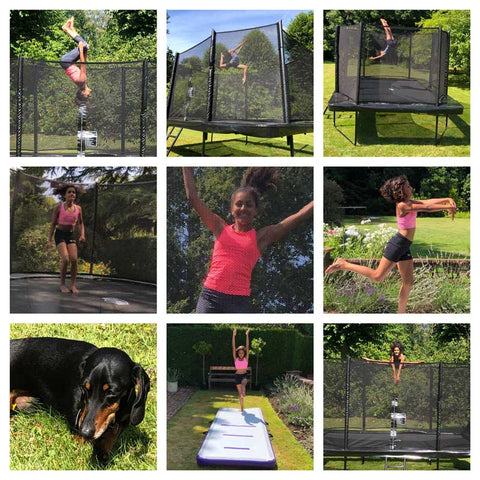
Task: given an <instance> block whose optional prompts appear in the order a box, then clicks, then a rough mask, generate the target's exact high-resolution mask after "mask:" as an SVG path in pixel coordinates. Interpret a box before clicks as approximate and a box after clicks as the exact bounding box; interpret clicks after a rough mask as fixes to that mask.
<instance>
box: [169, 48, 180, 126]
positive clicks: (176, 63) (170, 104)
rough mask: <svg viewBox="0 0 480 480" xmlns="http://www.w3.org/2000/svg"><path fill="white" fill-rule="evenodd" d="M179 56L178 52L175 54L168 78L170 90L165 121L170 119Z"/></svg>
mask: <svg viewBox="0 0 480 480" xmlns="http://www.w3.org/2000/svg"><path fill="white" fill-rule="evenodd" d="M179 57H180V55H179V54H178V52H177V53H176V54H175V60H174V61H173V67H172V74H171V76H170V88H169V90H168V98H167V119H168V118H170V108H171V106H172V99H173V95H174V92H173V91H174V89H175V75H176V73H177V66H178V58H179Z"/></svg>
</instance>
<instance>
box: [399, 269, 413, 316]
mask: <svg viewBox="0 0 480 480" xmlns="http://www.w3.org/2000/svg"><path fill="white" fill-rule="evenodd" d="M397 267H398V271H399V272H400V276H401V277H402V285H401V286H400V291H399V293H398V313H406V312H407V302H408V297H409V295H410V292H411V291H412V287H413V260H405V261H404V262H398V263H397Z"/></svg>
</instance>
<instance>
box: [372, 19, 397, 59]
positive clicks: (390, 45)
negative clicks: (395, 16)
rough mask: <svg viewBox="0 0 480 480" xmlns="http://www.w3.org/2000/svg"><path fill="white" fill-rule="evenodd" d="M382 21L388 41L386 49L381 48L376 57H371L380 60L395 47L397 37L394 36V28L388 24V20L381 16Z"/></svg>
mask: <svg viewBox="0 0 480 480" xmlns="http://www.w3.org/2000/svg"><path fill="white" fill-rule="evenodd" d="M380 22H382V25H383V29H384V30H385V41H386V43H387V45H386V47H385V49H384V50H381V51H380V53H379V54H378V55H377V56H376V57H370V60H378V59H379V58H382V57H384V56H385V55H386V54H387V53H388V52H389V51H390V50H393V48H394V47H395V38H394V37H393V33H392V30H391V29H390V27H389V26H388V22H387V21H386V20H385V19H384V18H381V19H380Z"/></svg>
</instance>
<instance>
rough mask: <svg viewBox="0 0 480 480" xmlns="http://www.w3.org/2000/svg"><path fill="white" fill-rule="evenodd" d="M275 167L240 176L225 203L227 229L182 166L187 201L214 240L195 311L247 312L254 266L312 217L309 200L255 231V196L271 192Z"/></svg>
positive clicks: (311, 203) (251, 171) (191, 176)
mask: <svg viewBox="0 0 480 480" xmlns="http://www.w3.org/2000/svg"><path fill="white" fill-rule="evenodd" d="M277 177H278V171H277V169H276V168H264V167H254V168H250V169H248V170H247V172H246V173H245V175H244V176H243V179H242V183H241V186H240V188H238V189H237V190H236V191H235V192H234V193H233V195H232V196H231V199H230V210H231V214H232V216H233V219H234V223H233V224H230V225H228V224H227V222H226V221H225V220H223V218H221V217H219V216H218V215H216V214H215V213H213V212H212V211H211V210H210V209H209V208H208V207H207V205H206V204H205V203H204V202H203V201H202V200H201V199H200V197H199V196H198V194H197V188H196V185H195V179H194V176H193V168H192V167H184V168H183V179H184V185H185V192H186V195H187V199H188V201H189V202H190V204H191V205H192V207H193V208H194V210H195V211H196V212H197V213H198V215H199V216H200V219H201V220H202V222H203V223H204V224H205V225H206V226H207V227H208V228H209V229H210V230H211V231H212V233H213V235H214V237H215V243H214V247H213V255H212V261H211V263H210V270H209V272H208V275H207V278H206V279H205V281H204V283H203V289H202V292H201V293H200V298H199V299H198V303H197V308H196V313H249V312H250V279H251V274H252V270H253V267H254V266H255V264H256V263H257V261H258V259H259V258H260V257H261V256H262V254H263V253H264V252H265V250H266V249H267V247H268V246H269V245H271V244H272V243H273V242H275V241H277V240H279V239H280V238H282V237H283V236H284V235H286V234H287V233H288V232H289V231H290V230H292V229H294V228H295V227H297V226H299V225H300V224H301V223H302V222H304V221H305V220H307V219H308V218H310V217H311V216H312V215H313V201H311V202H310V203H308V204H307V205H305V206H304V207H303V208H302V209H300V210H299V211H298V212H297V213H294V214H293V215H290V216H289V217H287V218H285V219H284V220H282V221H281V222H279V223H277V224H275V225H270V226H268V227H263V228H261V229H260V230H258V232H257V231H255V229H254V228H253V226H252V224H253V220H254V218H255V216H256V214H257V212H258V207H259V200H260V194H261V193H263V192H264V191H266V190H267V189H268V188H269V187H271V186H273V187H274V188H276V182H277Z"/></svg>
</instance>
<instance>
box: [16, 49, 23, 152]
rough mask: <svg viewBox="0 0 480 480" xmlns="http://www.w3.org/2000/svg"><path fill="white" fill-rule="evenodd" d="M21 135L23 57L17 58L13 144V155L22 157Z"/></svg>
mask: <svg viewBox="0 0 480 480" xmlns="http://www.w3.org/2000/svg"><path fill="white" fill-rule="evenodd" d="M22 133H23V57H22V56H21V55H20V56H19V57H18V72H17V131H16V139H15V140H16V142H15V155H16V156H17V157H21V156H22Z"/></svg>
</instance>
